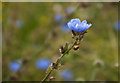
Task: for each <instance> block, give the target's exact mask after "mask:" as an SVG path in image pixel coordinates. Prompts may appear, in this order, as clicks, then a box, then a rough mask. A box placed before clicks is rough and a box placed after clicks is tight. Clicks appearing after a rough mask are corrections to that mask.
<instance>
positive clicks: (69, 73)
mask: <svg viewBox="0 0 120 83" xmlns="http://www.w3.org/2000/svg"><path fill="white" fill-rule="evenodd" d="M60 76H61V77H62V78H63V79H64V80H66V81H69V80H72V71H71V70H68V69H66V70H62V71H61V72H60Z"/></svg>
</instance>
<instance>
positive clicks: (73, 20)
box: [71, 18, 81, 23]
mask: <svg viewBox="0 0 120 83" xmlns="http://www.w3.org/2000/svg"><path fill="white" fill-rule="evenodd" d="M71 22H72V23H73V22H77V23H81V22H80V20H79V19H78V18H75V19H72V20H71Z"/></svg>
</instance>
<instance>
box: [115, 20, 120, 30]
mask: <svg viewBox="0 0 120 83" xmlns="http://www.w3.org/2000/svg"><path fill="white" fill-rule="evenodd" d="M115 29H116V30H120V21H117V22H116V23H115Z"/></svg>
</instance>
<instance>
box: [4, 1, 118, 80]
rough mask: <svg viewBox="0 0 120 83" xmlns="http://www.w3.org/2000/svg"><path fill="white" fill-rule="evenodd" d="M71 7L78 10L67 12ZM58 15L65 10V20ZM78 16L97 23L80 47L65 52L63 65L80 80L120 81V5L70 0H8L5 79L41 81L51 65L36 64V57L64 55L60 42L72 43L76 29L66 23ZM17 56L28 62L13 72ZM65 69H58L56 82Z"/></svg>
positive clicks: (5, 36)
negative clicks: (40, 0) (59, 0)
mask: <svg viewBox="0 0 120 83" xmlns="http://www.w3.org/2000/svg"><path fill="white" fill-rule="evenodd" d="M68 7H73V8H74V10H73V11H72V12H71V13H67V12H66V9H67V8H68ZM56 14H61V15H62V21H60V22H57V21H56V20H55V16H56ZM73 18H79V19H80V20H85V19H86V20H87V21H88V24H89V23H91V24H92V27H91V29H90V30H89V31H88V33H87V34H86V36H85V37H84V39H83V41H82V42H81V45H80V49H79V50H77V51H73V50H72V51H71V52H70V53H69V54H68V55H67V56H65V57H64V59H63V61H62V62H61V63H62V65H64V67H63V69H65V70H70V71H71V72H72V73H70V75H72V76H71V79H72V80H75V81H79V80H84V81H95V80H107V81H117V80H118V65H117V64H118V37H117V34H118V31H117V30H116V29H115V22H116V21H117V20H118V4H117V3H65V2H64V3H63V2H62V3H47V2H45V3H38V2H37V3H25V2H24V3H2V27H3V28H2V29H3V30H2V34H3V39H2V40H3V43H2V44H3V47H2V48H3V52H2V53H3V57H2V69H3V71H2V79H3V80H22V81H40V80H41V79H42V78H43V77H44V76H45V70H42V69H38V68H36V65H35V64H36V61H37V60H38V59H41V58H48V59H50V61H51V62H53V61H55V60H56V58H57V57H59V56H60V53H59V50H58V49H59V48H60V46H61V45H64V44H65V42H70V43H71V42H72V37H71V32H70V31H69V30H67V31H66V30H64V29H63V27H62V29H61V26H62V25H63V24H65V23H67V22H68V21H69V20H70V19H73ZM58 19H59V18H58ZM16 60H18V61H23V64H22V67H21V69H20V70H19V71H17V72H12V71H11V70H10V68H9V66H10V65H9V64H10V63H11V62H12V61H16ZM60 73H61V72H59V71H54V72H53V73H52V76H55V78H56V79H55V81H60V80H64V79H63V78H62V77H61V75H60ZM68 77H69V76H68Z"/></svg>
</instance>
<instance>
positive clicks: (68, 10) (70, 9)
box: [66, 7, 75, 14]
mask: <svg viewBox="0 0 120 83" xmlns="http://www.w3.org/2000/svg"><path fill="white" fill-rule="evenodd" d="M74 9H75V8H74V7H68V8H67V9H66V12H67V13H68V14H70V13H71V12H73V11H74Z"/></svg>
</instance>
